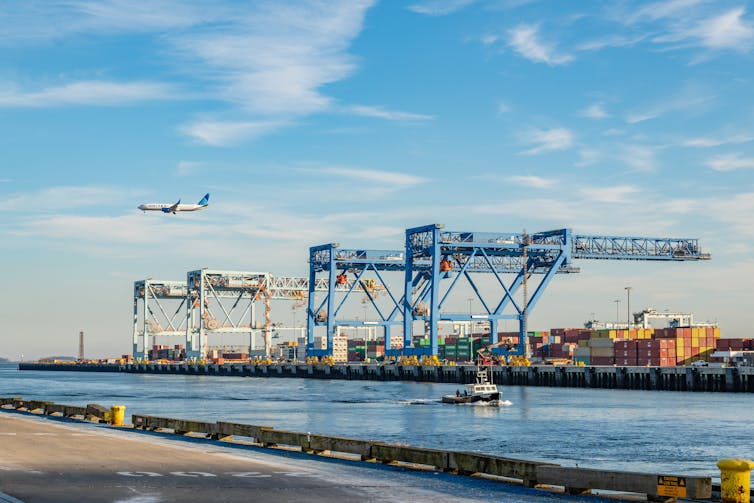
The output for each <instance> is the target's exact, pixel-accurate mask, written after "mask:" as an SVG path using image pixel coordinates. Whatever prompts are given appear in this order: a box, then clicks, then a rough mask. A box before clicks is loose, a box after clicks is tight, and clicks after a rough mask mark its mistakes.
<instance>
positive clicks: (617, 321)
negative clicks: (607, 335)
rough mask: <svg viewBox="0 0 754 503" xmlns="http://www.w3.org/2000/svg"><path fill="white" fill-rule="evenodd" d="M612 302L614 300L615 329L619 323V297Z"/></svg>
mask: <svg viewBox="0 0 754 503" xmlns="http://www.w3.org/2000/svg"><path fill="white" fill-rule="evenodd" d="M613 302H615V328H616V330H617V329H618V325H619V324H620V314H619V313H620V299H615V300H614V301H613Z"/></svg>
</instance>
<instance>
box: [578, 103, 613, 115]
mask: <svg viewBox="0 0 754 503" xmlns="http://www.w3.org/2000/svg"><path fill="white" fill-rule="evenodd" d="M581 115H582V116H584V117H588V118H590V119H606V118H608V117H610V114H608V113H607V111H606V110H605V107H604V106H603V105H601V104H599V103H595V104H594V105H590V106H588V107H587V108H585V109H584V110H582V111H581Z"/></svg>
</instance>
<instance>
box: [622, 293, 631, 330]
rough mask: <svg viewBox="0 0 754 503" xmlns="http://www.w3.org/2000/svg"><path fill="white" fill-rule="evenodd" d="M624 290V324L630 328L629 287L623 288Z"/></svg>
mask: <svg viewBox="0 0 754 503" xmlns="http://www.w3.org/2000/svg"><path fill="white" fill-rule="evenodd" d="M624 290H625V291H626V326H627V328H628V329H629V330H631V287H630V286H627V287H625V288H624Z"/></svg>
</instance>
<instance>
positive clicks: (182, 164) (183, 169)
mask: <svg viewBox="0 0 754 503" xmlns="http://www.w3.org/2000/svg"><path fill="white" fill-rule="evenodd" d="M203 166H204V163H203V162H197V161H179V162H178V168H177V169H176V170H175V172H176V174H177V175H178V176H187V175H193V174H194V173H196V172H197V171H198V170H199V169H201V168H202V167H203Z"/></svg>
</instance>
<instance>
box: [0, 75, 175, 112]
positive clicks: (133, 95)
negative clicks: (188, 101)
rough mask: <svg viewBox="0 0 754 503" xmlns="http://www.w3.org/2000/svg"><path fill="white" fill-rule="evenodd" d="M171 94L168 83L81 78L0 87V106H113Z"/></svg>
mask: <svg viewBox="0 0 754 503" xmlns="http://www.w3.org/2000/svg"><path fill="white" fill-rule="evenodd" d="M175 96H176V92H175V90H174V89H173V88H172V86H170V85H168V84H162V83H156V82H105V81H81V82H73V83H70V84H66V85H63V86H58V87H50V88H47V89H43V90H41V91H22V90H19V89H16V88H5V89H0V106H6V107H51V106H66V105H92V106H114V105H123V104H127V103H134V102H139V101H148V100H158V99H171V98H174V97H175Z"/></svg>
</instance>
